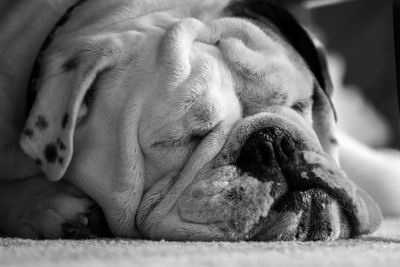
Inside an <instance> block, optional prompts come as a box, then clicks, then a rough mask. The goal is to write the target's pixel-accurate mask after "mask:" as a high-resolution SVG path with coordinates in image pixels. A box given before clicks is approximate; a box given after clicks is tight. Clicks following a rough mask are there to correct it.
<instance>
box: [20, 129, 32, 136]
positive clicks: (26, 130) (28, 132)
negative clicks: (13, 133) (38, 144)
mask: <svg viewBox="0 0 400 267" xmlns="http://www.w3.org/2000/svg"><path fill="white" fill-rule="evenodd" d="M22 134H23V135H25V136H26V137H29V138H32V137H33V134H34V132H33V130H32V129H29V128H27V129H25V130H24V131H23V132H22Z"/></svg>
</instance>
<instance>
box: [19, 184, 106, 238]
mask: <svg viewBox="0 0 400 267" xmlns="http://www.w3.org/2000/svg"><path fill="white" fill-rule="evenodd" d="M18 213H19V215H18V219H17V221H18V224H17V225H15V227H16V231H15V236H18V237H24V238H32V239H58V238H66V239H86V238H94V237H107V236H110V232H109V230H108V227H107V223H106V220H105V218H104V215H103V213H102V211H101V209H100V207H99V206H97V205H96V204H95V203H94V202H93V201H92V200H90V199H89V198H87V197H86V196H84V195H83V194H81V193H78V192H77V191H75V189H74V188H72V186H70V185H67V184H61V185H60V184H58V185H56V186H53V185H51V186H49V187H48V188H46V190H40V192H37V191H36V192H35V194H32V195H31V197H30V198H29V201H27V202H25V203H23V204H22V205H21V209H20V211H19V212H18Z"/></svg>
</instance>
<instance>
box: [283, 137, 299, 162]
mask: <svg viewBox="0 0 400 267" xmlns="http://www.w3.org/2000/svg"><path fill="white" fill-rule="evenodd" d="M280 147H281V151H282V153H283V155H284V156H286V158H291V157H292V155H293V153H294V152H295V151H296V146H295V142H294V140H293V138H291V137H290V136H287V135H284V136H283V137H282V138H281V142H280Z"/></svg>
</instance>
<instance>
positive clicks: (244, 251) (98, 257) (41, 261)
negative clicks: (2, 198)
mask: <svg viewBox="0 0 400 267" xmlns="http://www.w3.org/2000/svg"><path fill="white" fill-rule="evenodd" d="M0 266H7V267H12V266H30V267H31V266H49V267H50V266H68V267H71V266H85V267H90V266H107V267H119V266H143V267H144V266H174V267H179V266H185V267H186V266H189V267H197V266H226V267H228V266H229V267H234V266H246V267H250V266H307V267H310V266H319V267H323V266H336V267H338V266H363V267H366V266H374V267H375V266H385V267H389V266H396V267H398V266H400V218H386V219H385V220H384V221H383V224H382V226H381V227H380V229H379V230H378V231H377V232H376V233H374V234H372V235H368V236H363V237H361V238H358V239H353V240H339V241H334V242H238V243H229V242H210V243H207V242H167V241H159V242H156V241H148V240H126V239H100V240H41V241H34V240H25V239H13V238H2V239H0Z"/></svg>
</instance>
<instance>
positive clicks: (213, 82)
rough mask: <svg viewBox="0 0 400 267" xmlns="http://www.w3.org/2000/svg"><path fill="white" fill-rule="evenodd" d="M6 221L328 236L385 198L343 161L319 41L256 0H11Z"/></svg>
mask: <svg viewBox="0 0 400 267" xmlns="http://www.w3.org/2000/svg"><path fill="white" fill-rule="evenodd" d="M0 10H2V12H3V13H4V14H5V15H4V16H2V19H1V20H2V22H3V21H4V22H5V23H1V24H0V25H1V26H0V32H1V37H0V48H1V50H2V56H1V57H2V61H1V69H0V94H1V99H0V101H1V106H0V145H1V146H0V149H1V150H0V152H1V153H0V157H1V163H0V178H1V180H2V182H1V183H0V218H1V219H0V230H1V231H2V232H3V233H4V234H5V235H6V236H15V237H26V238H88V237H103V236H117V237H130V238H149V239H156V240H157V239H166V240H231V241H235V240H335V239H338V238H351V237H355V236H358V235H362V234H367V233H371V232H373V231H374V230H375V229H377V227H378V226H379V224H380V221H381V212H380V209H379V208H378V205H377V204H376V203H375V202H374V200H373V199H372V198H371V197H370V196H369V195H368V194H367V193H366V192H365V191H363V190H362V189H361V188H359V187H358V186H357V185H355V184H354V183H353V182H352V181H351V180H350V179H349V178H348V177H347V175H346V173H345V171H344V170H342V169H341V167H340V166H339V161H338V160H339V156H338V149H337V147H338V142H337V138H336V136H335V112H334V109H333V106H332V103H331V101H330V98H331V95H332V91H333V88H332V84H331V82H330V79H329V75H328V73H327V70H326V62H325V61H324V60H325V59H324V55H323V53H321V48H320V46H319V45H318V44H317V43H316V41H315V39H314V38H313V37H312V36H311V35H310V34H309V33H308V32H307V31H306V30H305V29H304V28H302V27H301V26H300V25H299V24H298V23H297V21H296V20H295V19H294V18H293V17H292V16H291V15H290V14H289V13H288V12H287V11H286V10H285V9H284V8H282V7H280V6H278V5H275V4H272V3H269V2H268V1H262V0H243V1H230V0H223V1H221V0H205V1H197V0H190V1H189V0H185V1H184V0H164V1H159V0H152V1H151V0H116V1H109V0H96V1H94V0H86V1H85V0H84V1H82V0H81V1H76V0H60V1H16V0H10V1H3V2H2V3H1V4H0Z"/></svg>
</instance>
